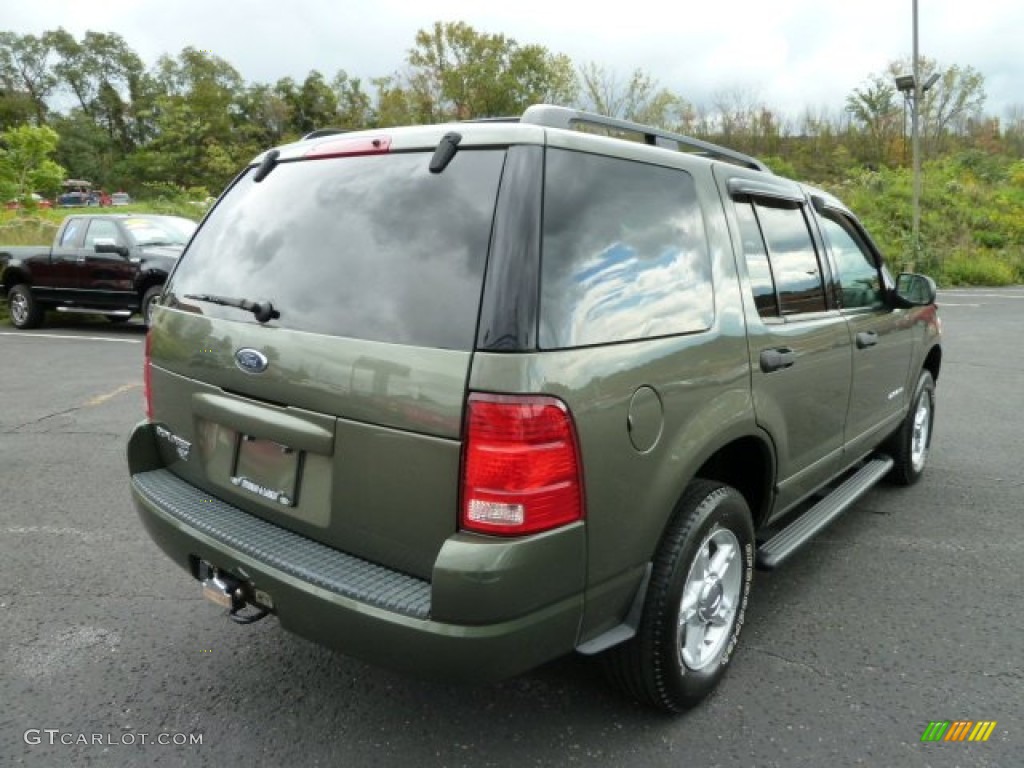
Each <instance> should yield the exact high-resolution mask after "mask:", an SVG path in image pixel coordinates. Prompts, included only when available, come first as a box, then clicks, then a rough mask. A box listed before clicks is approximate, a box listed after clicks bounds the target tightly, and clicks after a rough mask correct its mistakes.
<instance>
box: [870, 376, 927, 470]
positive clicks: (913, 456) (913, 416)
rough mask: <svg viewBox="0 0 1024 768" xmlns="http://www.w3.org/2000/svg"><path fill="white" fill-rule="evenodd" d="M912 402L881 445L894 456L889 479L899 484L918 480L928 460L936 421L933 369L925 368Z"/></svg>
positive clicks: (884, 451)
mask: <svg viewBox="0 0 1024 768" xmlns="http://www.w3.org/2000/svg"><path fill="white" fill-rule="evenodd" d="M911 403H912V405H911V406H910V411H909V412H908V413H907V415H906V417H905V418H904V419H903V423H902V424H901V425H900V428H899V429H898V430H896V432H895V433H894V434H893V435H892V436H891V437H890V438H889V439H888V440H886V442H885V443H884V444H883V446H882V448H881V450H882V452H883V453H888V454H889V455H890V456H892V460H893V462H894V463H893V467H892V469H891V470H890V471H889V474H888V475H887V476H886V479H887V480H888V481H889V482H891V483H894V484H895V485H913V484H914V483H916V482H917V481H918V480H920V479H921V475H922V474H924V469H925V465H926V464H927V462H928V454H929V452H930V450H931V444H932V429H933V427H934V423H935V380H934V379H933V378H932V374H931V371H929V370H927V369H926V370H923V371H921V376H920V378H918V380H917V386H916V387H915V388H914V399H913V400H912V401H911Z"/></svg>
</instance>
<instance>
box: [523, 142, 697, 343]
mask: <svg viewBox="0 0 1024 768" xmlns="http://www.w3.org/2000/svg"><path fill="white" fill-rule="evenodd" d="M543 232H544V235H543V243H542V265H541V307H540V309H541V323H540V344H541V347H543V348H547V349H551V348H560V347H573V346H582V345H587V344H601V343H607V342H613V341H625V340H630V339H643V338H649V337H654V336H664V335H668V334H677V333H688V332H693V331H700V330H704V329H706V328H708V327H710V325H711V321H712V319H713V317H714V299H713V294H712V289H711V265H710V258H709V255H708V248H707V240H706V237H705V233H704V221H703V219H702V217H701V212H700V208H699V206H698V203H697V197H696V192H695V190H694V184H693V178H692V177H691V176H690V175H689V174H688V173H686V172H684V171H678V170H673V169H670V168H662V167H658V166H652V165H645V164H642V163H634V162H629V161H625V160H618V159H615V158H608V157H599V156H596V155H586V154H582V153H578V152H568V151H564V150H552V149H549V150H548V153H547V169H546V175H545V190H544V228H543Z"/></svg>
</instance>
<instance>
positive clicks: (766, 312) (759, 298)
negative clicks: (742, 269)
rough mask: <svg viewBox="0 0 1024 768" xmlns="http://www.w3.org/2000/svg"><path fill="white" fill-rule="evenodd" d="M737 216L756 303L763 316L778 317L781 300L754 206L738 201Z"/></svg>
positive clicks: (759, 312)
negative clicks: (777, 293)
mask: <svg viewBox="0 0 1024 768" xmlns="http://www.w3.org/2000/svg"><path fill="white" fill-rule="evenodd" d="M736 218H737V219H738V220H739V224H740V237H741V238H743V254H744V255H745V256H746V260H747V274H748V275H749V276H750V287H751V289H752V290H753V293H754V304H756V305H757V312H758V314H760V315H761V317H778V315H779V302H778V299H777V298H776V295H775V279H774V278H773V277H772V268H771V265H770V264H769V263H768V252H767V251H766V250H765V248H764V240H763V239H762V237H761V228H760V226H758V223H757V217H756V216H755V215H754V206H753V204H752V203H749V202H742V201H740V202H737V203H736Z"/></svg>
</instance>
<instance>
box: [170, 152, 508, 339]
mask: <svg viewBox="0 0 1024 768" xmlns="http://www.w3.org/2000/svg"><path fill="white" fill-rule="evenodd" d="M504 156H505V152H504V150H484V151H480V150H471V149H465V150H462V151H460V152H459V153H458V154H457V155H456V156H455V158H454V159H453V160H452V162H451V164H450V165H449V166H448V167H447V168H446V169H445V170H444V172H443V173H440V174H432V173H430V172H429V170H428V166H429V163H430V157H431V153H421V152H416V153H404V154H387V155H374V156H367V157H342V158H331V159H316V160H302V161H295V162H282V163H280V164H279V165H278V166H277V167H276V168H275V169H274V170H273V171H272V172H271V173H270V174H269V175H268V176H267V177H266V178H265V179H264V180H263V181H261V182H259V183H255V182H253V180H252V175H253V174H252V170H251V169H250V171H249V172H248V173H247V174H246V176H245V177H244V178H242V179H241V180H240V181H239V182H238V183H237V184H236V185H235V186H234V187H233V188H232V189H231V190H230V191H229V192H228V193H227V194H226V195H225V196H224V198H223V199H222V200H221V201H220V202H219V203H218V205H217V207H216V208H215V209H214V210H213V212H212V213H211V214H210V216H209V218H208V219H207V221H206V222H205V223H204V225H203V226H202V228H201V229H200V230H199V231H198V232H197V233H196V235H195V237H194V239H193V240H192V243H191V245H190V246H189V247H188V249H187V251H186V252H185V254H184V255H183V256H182V259H181V263H180V265H179V266H178V269H177V270H176V271H175V272H174V275H173V277H172V281H171V283H170V284H169V286H168V288H167V293H168V294H169V306H178V307H180V308H182V309H186V310H188V311H190V312H197V313H201V314H203V315H206V316H208V317H218V318H229V319H231V320H235V321H238V322H256V321H255V318H253V316H252V315H251V314H250V313H248V312H243V311H240V310H238V309H233V308H230V307H222V306H218V305H215V304H211V303H208V302H202V301H197V300H194V299H189V298H186V296H187V295H190V294H192V295H195V294H210V295H218V296H225V297H231V298H240V299H248V300H251V301H256V300H260V301H267V300H269V301H271V302H272V303H273V305H274V308H275V309H277V310H278V311H280V313H281V317H280V319H278V320H274V321H271V323H270V324H271V325H274V326H279V327H284V328H291V329H294V330H300V331H310V332H314V333H321V334H330V335H335V336H347V337H351V338H357V339H366V340H372V341H384V342H391V343H397V344H409V345H414V346H424V347H438V348H445V349H463V350H468V349H471V348H472V347H473V342H474V339H475V335H476V321H477V315H478V312H479V306H480V292H481V286H482V283H483V273H484V267H485V262H486V258H487V246H488V240H489V236H490V230H491V220H492V218H493V215H494V205H495V197H496V194H497V188H498V180H499V177H500V176H501V168H502V163H503V160H504Z"/></svg>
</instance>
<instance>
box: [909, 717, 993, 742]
mask: <svg viewBox="0 0 1024 768" xmlns="http://www.w3.org/2000/svg"><path fill="white" fill-rule="evenodd" d="M995 729H996V721H995V720H978V721H974V720H953V721H950V720H932V721H931V722H930V723H928V727H927V728H925V729H924V733H922V734H921V741H988V737H989V736H991V735H992V731H994V730H995Z"/></svg>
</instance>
